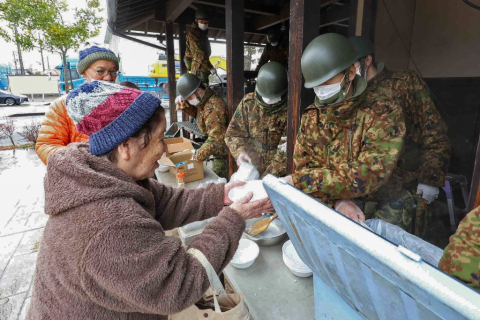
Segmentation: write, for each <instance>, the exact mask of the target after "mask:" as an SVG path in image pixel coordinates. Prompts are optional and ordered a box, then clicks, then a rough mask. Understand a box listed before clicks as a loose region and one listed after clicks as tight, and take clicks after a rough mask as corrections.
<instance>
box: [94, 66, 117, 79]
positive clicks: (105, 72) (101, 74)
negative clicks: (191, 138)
mask: <svg viewBox="0 0 480 320" xmlns="http://www.w3.org/2000/svg"><path fill="white" fill-rule="evenodd" d="M90 69H92V70H94V71H95V74H96V75H97V76H99V77H106V76H107V75H108V74H110V75H111V76H112V77H116V76H117V75H118V71H117V70H112V71H108V70H103V69H98V70H95V69H93V68H90Z"/></svg>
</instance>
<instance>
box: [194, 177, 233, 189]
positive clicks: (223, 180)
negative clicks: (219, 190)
mask: <svg viewBox="0 0 480 320" xmlns="http://www.w3.org/2000/svg"><path fill="white" fill-rule="evenodd" d="M210 183H215V184H219V183H227V179H225V178H218V179H214V180H208V181H205V182H202V183H200V184H199V185H198V187H197V189H201V188H205V187H206V186H208V185H209V184H210Z"/></svg>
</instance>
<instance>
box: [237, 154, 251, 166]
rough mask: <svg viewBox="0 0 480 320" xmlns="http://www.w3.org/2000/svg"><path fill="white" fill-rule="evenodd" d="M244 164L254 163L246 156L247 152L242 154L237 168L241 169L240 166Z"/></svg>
mask: <svg viewBox="0 0 480 320" xmlns="http://www.w3.org/2000/svg"><path fill="white" fill-rule="evenodd" d="M244 162H248V163H252V159H250V157H249V156H248V154H246V153H245V152H242V153H240V155H239V156H238V159H237V166H239V167H240V165H241V164H242V163H244Z"/></svg>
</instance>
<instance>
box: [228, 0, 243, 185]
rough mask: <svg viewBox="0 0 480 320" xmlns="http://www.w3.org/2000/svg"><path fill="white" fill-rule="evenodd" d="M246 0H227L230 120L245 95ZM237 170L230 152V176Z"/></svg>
mask: <svg viewBox="0 0 480 320" xmlns="http://www.w3.org/2000/svg"><path fill="white" fill-rule="evenodd" d="M243 10H244V0H226V8H225V22H226V27H227V28H226V34H227V108H228V120H229V121H230V119H231V118H232V117H233V113H234V112H235V109H236V108H237V106H238V104H239V103H240V101H241V100H242V98H243V95H244V84H243V83H244V73H243V71H244V70H243V32H244V12H243ZM234 170H235V159H234V158H233V156H232V155H231V154H229V176H231V175H232V174H233V172H234Z"/></svg>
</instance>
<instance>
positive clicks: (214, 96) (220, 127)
mask: <svg viewBox="0 0 480 320" xmlns="http://www.w3.org/2000/svg"><path fill="white" fill-rule="evenodd" d="M177 109H178V110H181V111H184V112H186V113H187V114H188V115H190V116H195V117H196V118H197V125H198V128H199V129H200V131H201V132H202V133H203V134H204V135H207V136H208V139H207V141H205V143H204V144H203V145H202V146H201V147H200V149H198V150H197V154H196V158H197V160H198V161H205V160H206V159H207V158H208V157H209V156H211V155H213V156H214V157H215V158H226V156H227V154H228V149H227V146H226V145H225V142H224V139H225V131H226V129H227V117H228V116H227V107H226V105H225V101H223V99H222V98H221V97H220V95H219V94H218V93H216V92H213V91H212V90H211V89H210V88H209V87H207V89H206V90H205V94H204V95H203V98H202V100H201V101H200V103H199V104H198V105H197V106H196V107H194V106H192V105H190V104H189V103H188V102H187V101H182V103H181V104H179V105H177Z"/></svg>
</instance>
